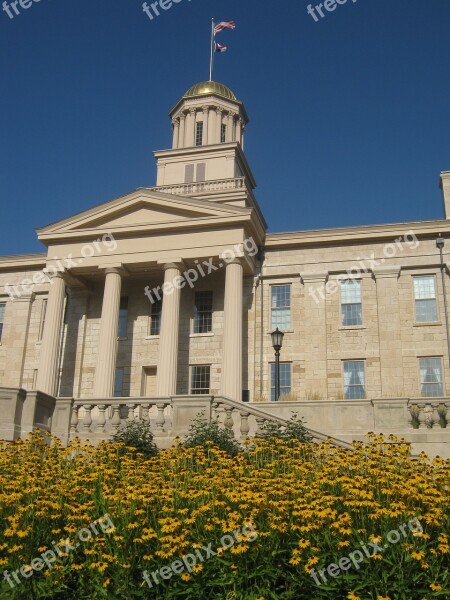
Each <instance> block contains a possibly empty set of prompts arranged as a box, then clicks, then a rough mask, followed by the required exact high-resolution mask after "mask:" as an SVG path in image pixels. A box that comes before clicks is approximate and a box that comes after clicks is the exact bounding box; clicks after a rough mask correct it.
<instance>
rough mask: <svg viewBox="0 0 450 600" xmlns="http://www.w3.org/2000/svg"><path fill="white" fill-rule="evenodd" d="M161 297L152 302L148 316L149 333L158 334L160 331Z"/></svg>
mask: <svg viewBox="0 0 450 600" xmlns="http://www.w3.org/2000/svg"><path fill="white" fill-rule="evenodd" d="M162 303H163V301H162V298H161V300H155V302H153V304H152V314H151V316H150V331H149V333H150V335H160V333H161V315H162Z"/></svg>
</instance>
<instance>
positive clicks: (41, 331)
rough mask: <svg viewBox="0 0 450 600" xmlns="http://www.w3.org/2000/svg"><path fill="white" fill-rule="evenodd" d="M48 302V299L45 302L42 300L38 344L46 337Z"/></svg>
mask: <svg viewBox="0 0 450 600" xmlns="http://www.w3.org/2000/svg"><path fill="white" fill-rule="evenodd" d="M47 302H48V299H47V298H44V300H42V309H41V321H40V323H39V337H38V342H41V341H42V337H43V335H44V327H45V318H46V316H47Z"/></svg>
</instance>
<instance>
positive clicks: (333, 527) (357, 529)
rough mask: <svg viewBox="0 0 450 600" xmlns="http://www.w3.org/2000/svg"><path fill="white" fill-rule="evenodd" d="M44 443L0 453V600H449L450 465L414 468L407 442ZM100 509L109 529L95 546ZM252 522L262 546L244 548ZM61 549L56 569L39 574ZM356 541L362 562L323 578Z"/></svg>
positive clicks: (422, 462)
mask: <svg viewBox="0 0 450 600" xmlns="http://www.w3.org/2000/svg"><path fill="white" fill-rule="evenodd" d="M50 441H51V443H49V440H48V439H45V438H43V437H42V436H40V435H39V434H33V435H31V436H30V437H29V439H27V440H24V441H18V442H16V443H12V444H9V445H5V446H4V448H3V450H2V451H1V452H0V516H1V519H0V528H1V535H0V566H1V569H0V578H1V584H0V598H2V599H3V598H4V599H8V600H16V599H17V600H19V599H20V600H28V599H30V600H31V599H33V600H34V599H41V598H57V599H61V600H63V599H64V600H72V599H73V600H82V599H89V600H97V599H108V600H110V599H111V600H115V599H117V600H122V599H123V600H125V599H126V600H129V599H132V598H165V599H172V598H180V599H181V598H182V599H183V600H191V599H192V600H194V599H195V600H198V599H205V600H208V599H211V600H216V599H217V600H219V599H220V600H231V599H239V600H272V599H283V600H284V599H286V600H288V599H292V600H303V599H304V600H329V599H334V598H335V599H336V600H346V599H348V600H358V599H360V600H369V599H370V600H388V599H389V600H425V599H427V600H428V599H432V598H441V599H443V598H447V599H448V598H450V583H449V566H450V560H449V556H450V555H449V535H450V519H449V514H450V513H449V503H450V461H448V460H443V459H441V458H435V459H434V460H429V459H428V458H427V457H426V456H425V455H421V456H420V457H419V459H418V460H413V459H411V458H410V450H409V446H408V445H407V444H406V443H405V442H404V441H402V440H398V439H395V438H392V437H390V438H388V439H385V438H383V437H382V436H378V437H376V436H371V437H368V438H367V441H366V442H364V443H361V442H359V443H355V444H354V448H353V450H344V449H340V448H336V447H333V446H332V445H331V444H328V443H325V444H321V445H315V444H308V443H299V442H295V441H289V440H279V439H278V440H277V439H261V440H256V441H252V442H249V444H248V445H247V449H246V450H245V451H244V452H241V453H239V454H238V455H237V456H230V455H228V454H226V453H224V452H222V451H221V450H219V449H217V448H216V447H214V446H213V445H211V444H206V445H205V446H204V447H194V448H186V447H183V445H181V444H180V445H178V446H176V447H173V448H170V449H169V450H165V451H161V452H160V453H159V454H158V455H157V456H154V457H150V458H145V457H144V456H143V455H139V454H136V452H134V453H126V452H125V453H124V452H123V447H119V446H117V445H116V444H112V443H102V444H101V445H100V446H98V447H96V448H94V447H91V446H86V445H83V444H82V443H81V442H80V441H79V440H75V441H74V442H72V443H70V444H69V446H68V447H67V448H62V447H61V446H60V444H59V442H58V441H57V440H56V439H52V440H50ZM103 515H108V518H109V519H110V522H111V523H112V524H113V526H114V529H113V530H112V528H110V529H109V530H108V531H104V530H103V529H100V528H99V527H97V533H94V532H93V530H92V528H91V536H90V538H89V539H87V538H88V535H87V534H86V530H87V529H89V527H90V524H93V523H95V522H96V521H97V520H98V519H99V518H101V517H102V516H103ZM412 520H414V523H416V524H419V523H420V527H418V526H417V527H414V530H413V529H410V528H408V526H407V525H406V524H407V523H410V522H411V521H412ZM244 526H245V527H250V528H252V530H254V531H256V533H257V538H256V539H254V540H253V541H250V540H247V539H240V540H239V541H238V540H237V537H236V534H235V533H233V532H236V530H242V528H243V527H244ZM402 526H403V530H402V529H401V527H402ZM94 530H95V528H94ZM394 530H396V531H397V532H399V531H401V532H402V534H401V539H399V540H398V541H397V542H393V541H391V542H388V541H387V540H389V539H390V540H392V538H393V537H394V536H392V535H390V532H392V531H394ZM81 531H84V532H85V533H84V535H83V537H81V535H80V532H81ZM226 535H228V536H233V535H234V536H235V538H236V543H235V544H233V545H227V544H224V543H223V539H225V538H224V536H226ZM396 537H398V535H397V536H396ZM85 539H86V541H82V540H85ZM226 539H229V538H226ZM221 540H222V541H221ZM60 544H61V545H60ZM370 544H372V545H370ZM373 544H377V545H376V546H375V548H382V552H379V551H376V550H372V549H373V548H374V545H373ZM55 545H56V546H57V547H58V548H59V550H60V552H59V553H58V556H57V558H56V560H55V561H54V562H52V563H51V564H50V563H49V564H45V565H44V568H41V569H38V568H37V566H38V565H40V563H39V562H36V561H34V563H33V564H35V565H36V568H33V567H31V566H30V565H31V563H32V561H33V559H36V558H38V557H40V556H42V555H43V554H45V553H46V552H48V551H51V550H52V548H53V549H54V550H55ZM208 545H210V548H211V549H212V550H213V551H214V555H212V556H210V557H209V558H208V559H207V560H204V561H203V562H200V561H199V562H198V563H197V564H196V565H195V567H194V568H192V569H191V570H190V572H189V571H188V570H184V571H183V572H182V573H179V574H175V573H172V575H171V576H170V578H167V579H165V578H163V577H161V576H160V575H157V578H158V582H159V583H158V585H157V584H156V583H155V584H154V585H153V586H152V588H150V587H149V585H148V583H147V582H146V581H145V580H144V579H143V573H144V571H146V572H147V573H152V572H153V573H160V570H161V569H162V568H163V567H164V566H170V565H171V564H173V563H174V561H176V560H179V559H181V558H182V557H183V556H186V555H187V554H190V553H191V554H192V553H193V552H195V549H201V548H202V547H207V546H208ZM225 546H227V547H225ZM363 546H365V547H366V549H367V548H370V550H371V552H370V558H369V557H368V556H364V559H363V560H362V561H361V562H360V563H358V568H356V566H355V565H354V564H352V566H351V568H346V569H341V572H340V573H339V574H338V575H330V574H329V572H328V571H327V569H328V567H329V565H330V564H334V565H335V566H336V565H339V564H341V565H342V566H343V565H344V564H345V565H347V562H345V561H343V558H345V557H348V556H349V555H350V554H351V553H352V552H353V551H356V550H361V549H362V548H363ZM61 548H63V551H61ZM339 561H341V563H339ZM20 569H22V572H23V574H25V575H26V577H25V576H24V575H23V574H22V572H21V571H20ZM321 570H322V573H323V576H324V577H321V576H320V575H319V573H320V571H321ZM331 571H332V572H333V573H336V570H335V569H334V570H333V568H331ZM3 572H6V574H7V576H6V575H3ZM166 572H167V571H166ZM13 573H16V576H17V578H18V579H19V581H20V583H17V579H15V578H14V575H12V574H13ZM313 574H315V576H316V579H317V581H318V582H319V584H318V583H317V581H316V580H315V579H314V577H313ZM8 577H9V581H10V582H12V583H13V584H14V585H13V586H12V585H11V583H9V582H8ZM324 578H325V579H326V582H325V581H324ZM152 581H154V579H152Z"/></svg>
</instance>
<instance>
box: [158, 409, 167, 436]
mask: <svg viewBox="0 0 450 600" xmlns="http://www.w3.org/2000/svg"><path fill="white" fill-rule="evenodd" d="M156 408H157V409H158V416H157V417H156V431H157V432H158V433H164V424H165V422H166V418H165V416H164V410H165V408H166V405H165V404H163V403H160V404H157V405H156Z"/></svg>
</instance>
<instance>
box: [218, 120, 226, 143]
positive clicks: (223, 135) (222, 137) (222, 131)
mask: <svg viewBox="0 0 450 600" xmlns="http://www.w3.org/2000/svg"><path fill="white" fill-rule="evenodd" d="M226 141H227V126H226V125H225V124H224V123H222V127H221V128H220V142H221V144H224V143H225V142H226Z"/></svg>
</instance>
